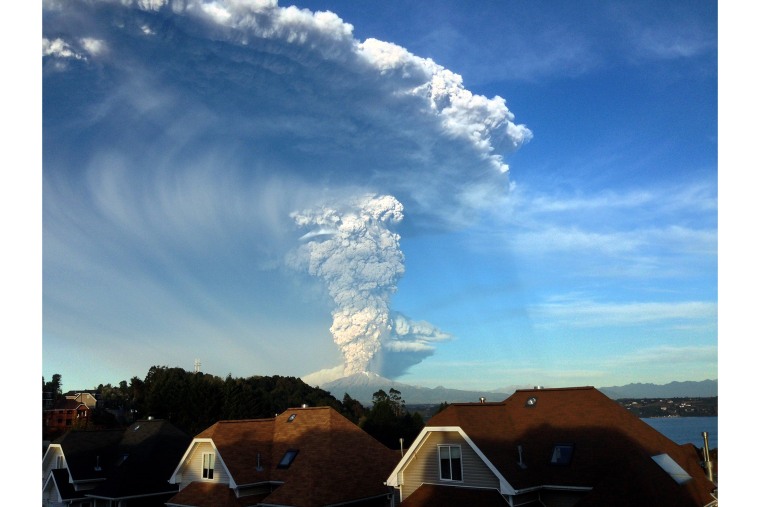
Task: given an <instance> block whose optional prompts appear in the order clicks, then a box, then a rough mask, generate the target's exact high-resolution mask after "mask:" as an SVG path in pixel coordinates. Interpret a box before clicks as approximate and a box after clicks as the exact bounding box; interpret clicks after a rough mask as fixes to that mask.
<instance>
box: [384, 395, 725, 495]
mask: <svg viewBox="0 0 760 507" xmlns="http://www.w3.org/2000/svg"><path fill="white" fill-rule="evenodd" d="M386 484H387V485H389V486H392V487H393V488H395V489H396V491H397V494H398V498H399V499H400V502H401V507H420V506H436V507H446V506H453V505H478V506H485V507H487V506H545V507H554V506H557V507H559V506H577V507H595V506H610V505H614V506H616V507H627V506H634V505H635V506H640V505H650V506H669V507H676V506H690V507H691V506H706V505H708V504H710V503H711V502H713V501H714V500H715V498H714V497H713V496H712V494H713V492H715V494H716V495H717V487H716V485H715V484H713V483H712V482H711V481H710V480H708V478H707V476H706V474H705V471H704V470H703V469H702V467H701V463H700V454H699V451H698V449H697V448H696V447H694V446H693V445H691V444H688V445H678V444H676V443H674V442H673V441H671V440H669V439H668V438H667V437H665V436H664V435H662V434H661V433H659V432H658V431H656V430H655V429H654V428H652V427H651V426H649V425H648V424H646V423H645V422H644V421H642V420H641V419H639V418H638V417H636V416H635V415H633V414H631V413H630V412H629V411H627V410H626V409H625V408H624V407H621V406H620V405H619V404H618V403H617V402H615V401H614V400H611V399H610V398H608V397H607V396H606V395H604V394H603V393H601V392H600V391H598V390H596V389H594V388H593V387H577V388H561V389H540V388H536V389H523V390H518V391H516V392H515V393H514V394H513V395H512V396H510V397H509V398H507V399H506V400H504V401H503V402H500V403H485V402H481V403H462V404H452V405H449V406H448V407H447V408H446V409H445V410H443V411H441V412H440V413H438V414H436V415H434V416H433V417H432V418H431V419H430V420H429V421H428V422H427V425H426V426H425V428H424V429H423V431H422V432H421V433H420V435H419V436H418V437H417V438H416V439H415V441H414V442H413V443H412V445H411V446H410V447H409V449H408V450H407V452H406V453H405V454H404V457H403V458H402V459H401V460H400V461H399V463H398V465H397V466H396V468H395V469H394V470H393V471H392V473H391V474H390V475H389V476H388V478H387V481H386Z"/></svg>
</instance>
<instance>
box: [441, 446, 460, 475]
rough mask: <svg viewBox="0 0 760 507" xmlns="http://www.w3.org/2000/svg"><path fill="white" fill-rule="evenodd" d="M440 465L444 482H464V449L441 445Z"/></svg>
mask: <svg viewBox="0 0 760 507" xmlns="http://www.w3.org/2000/svg"><path fill="white" fill-rule="evenodd" d="M438 463H439V465H440V476H441V480H442V481H461V480H462V448H461V447H459V446H458V445H439V446H438Z"/></svg>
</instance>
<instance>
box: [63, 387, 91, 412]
mask: <svg viewBox="0 0 760 507" xmlns="http://www.w3.org/2000/svg"><path fill="white" fill-rule="evenodd" d="M98 396H100V395H99V394H98V392H97V391H69V392H67V393H66V394H64V395H63V397H64V398H66V399H67V400H74V401H78V402H79V403H83V404H84V405H86V406H87V408H95V407H97V406H98Z"/></svg>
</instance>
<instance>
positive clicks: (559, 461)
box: [549, 444, 573, 465]
mask: <svg viewBox="0 0 760 507" xmlns="http://www.w3.org/2000/svg"><path fill="white" fill-rule="evenodd" d="M572 458H573V444H557V445H555V446H554V449H553V450H552V456H551V458H550V459H549V463H551V464H552V465H569V464H570V460H571V459H572Z"/></svg>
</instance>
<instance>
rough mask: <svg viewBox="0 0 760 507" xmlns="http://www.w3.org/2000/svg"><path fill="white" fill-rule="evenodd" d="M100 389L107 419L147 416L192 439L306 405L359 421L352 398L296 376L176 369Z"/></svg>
mask: <svg viewBox="0 0 760 507" xmlns="http://www.w3.org/2000/svg"><path fill="white" fill-rule="evenodd" d="M96 390H97V391H98V393H99V395H100V396H99V398H100V401H101V406H102V407H103V408H104V409H108V414H118V416H119V417H120V418H121V419H126V422H130V421H131V420H135V419H143V418H147V417H154V418H156V419H167V420H169V421H171V422H172V424H174V425H175V426H177V427H178V428H180V429H182V430H184V431H186V432H187V433H188V434H190V435H195V434H197V433H199V432H200V431H202V430H204V429H206V428H207V427H209V426H210V425H212V424H214V423H215V422H217V421H220V420H227V419H260V418H268V417H274V416H275V415H276V414H278V413H280V412H283V411H285V410H286V409H288V408H292V407H300V406H301V405H303V404H307V405H309V406H312V407H316V406H330V407H333V408H335V409H336V410H338V411H339V412H341V413H343V414H344V415H346V417H348V418H349V419H352V420H354V421H355V420H356V418H355V417H352V416H351V410H352V407H351V405H352V400H351V399H350V398H348V399H346V400H345V401H346V405H344V403H343V402H342V401H339V400H338V399H336V398H335V397H334V396H332V395H331V394H330V393H329V392H327V391H324V390H322V389H320V388H315V387H312V386H310V385H308V384H306V383H304V382H303V381H302V380H301V379H299V378H296V377H281V376H277V375H275V376H271V377H269V376H253V377H248V378H233V377H231V376H227V378H224V379H223V378H220V377H217V376H214V375H210V374H207V373H200V372H198V373H196V372H189V371H186V370H184V369H183V368H178V367H173V368H170V367H167V366H153V367H151V368H150V369H149V370H148V373H147V375H146V376H145V379H144V380H141V379H139V378H138V377H133V378H132V379H131V380H130V382H129V383H127V382H126V381H122V382H120V383H119V385H118V386H111V385H110V384H107V385H102V384H101V385H99V386H98V388H97V389H96ZM103 416H104V417H107V415H106V414H103Z"/></svg>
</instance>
